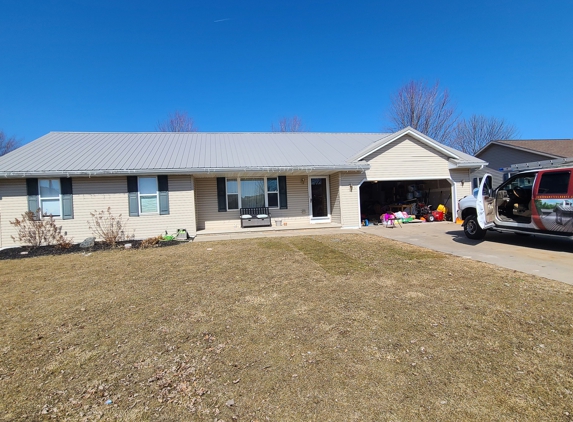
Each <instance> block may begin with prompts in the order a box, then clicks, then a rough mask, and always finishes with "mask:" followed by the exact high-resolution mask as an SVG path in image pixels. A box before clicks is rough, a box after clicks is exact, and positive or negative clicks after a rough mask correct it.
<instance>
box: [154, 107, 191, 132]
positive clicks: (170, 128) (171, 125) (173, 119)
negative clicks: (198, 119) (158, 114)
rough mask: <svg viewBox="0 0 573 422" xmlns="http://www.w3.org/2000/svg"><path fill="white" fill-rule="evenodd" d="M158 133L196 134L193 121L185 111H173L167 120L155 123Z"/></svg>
mask: <svg viewBox="0 0 573 422" xmlns="http://www.w3.org/2000/svg"><path fill="white" fill-rule="evenodd" d="M157 130H159V131H160V132H197V127H196V126H195V120H193V117H191V116H189V115H188V114H187V112H186V111H175V113H171V114H169V117H168V118H167V120H164V121H162V122H159V123H157Z"/></svg>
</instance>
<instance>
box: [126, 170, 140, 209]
mask: <svg viewBox="0 0 573 422" xmlns="http://www.w3.org/2000/svg"><path fill="white" fill-rule="evenodd" d="M138 190H139V188H138V185H137V176H127V195H128V197H129V216H130V217H138V216H139V204H138V198H137V192H138Z"/></svg>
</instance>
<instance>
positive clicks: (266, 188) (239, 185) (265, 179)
mask: <svg viewBox="0 0 573 422" xmlns="http://www.w3.org/2000/svg"><path fill="white" fill-rule="evenodd" d="M245 179H263V183H264V185H265V207H267V208H269V209H271V210H278V209H280V207H281V195H280V191H279V189H280V188H279V177H278V176H272V177H267V176H262V177H256V176H254V177H245ZM267 179H276V180H277V190H276V191H270V192H269V191H268V185H267ZM228 180H235V181H236V182H237V193H231V194H230V193H229V192H228V189H227V181H228ZM269 193H276V194H277V206H276V207H269ZM225 195H226V198H225V199H226V201H227V211H235V210H234V209H230V208H229V195H238V199H237V203H238V205H239V208H237V210H239V209H241V208H243V206H242V203H241V178H240V177H226V178H225Z"/></svg>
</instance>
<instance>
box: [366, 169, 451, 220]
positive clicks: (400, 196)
mask: <svg viewBox="0 0 573 422" xmlns="http://www.w3.org/2000/svg"><path fill="white" fill-rule="evenodd" d="M451 203H452V184H451V183H450V181H448V180H447V179H430V180H424V179H417V180H372V181H365V182H363V183H362V185H361V186H360V216H361V220H368V221H369V222H376V223H378V222H380V215H381V214H383V213H386V212H398V211H402V212H406V213H408V214H410V215H416V216H417V217H418V218H419V217H420V216H421V215H423V213H424V208H425V207H426V206H430V209H431V210H436V209H437V208H438V206H439V205H440V204H442V205H445V206H446V207H447V208H448V209H451Z"/></svg>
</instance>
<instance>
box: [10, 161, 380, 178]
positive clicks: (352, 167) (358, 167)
mask: <svg viewBox="0 0 573 422" xmlns="http://www.w3.org/2000/svg"><path fill="white" fill-rule="evenodd" d="M368 169H370V165H369V164H368V163H353V164H345V165H339V166H293V167H231V168H229V167H224V168H223V167H217V168H215V167H213V168H185V169H161V168H150V169H137V170H122V169H118V170H71V171H68V170H48V171H0V177H4V178H20V177H48V176H52V177H72V176H85V177H91V176H113V175H138V174H211V173H218V174H219V173H239V172H252V173H286V174H288V173H293V172H299V171H304V172H307V173H309V172H325V171H364V170H368Z"/></svg>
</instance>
